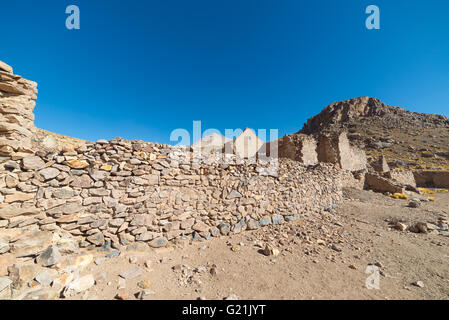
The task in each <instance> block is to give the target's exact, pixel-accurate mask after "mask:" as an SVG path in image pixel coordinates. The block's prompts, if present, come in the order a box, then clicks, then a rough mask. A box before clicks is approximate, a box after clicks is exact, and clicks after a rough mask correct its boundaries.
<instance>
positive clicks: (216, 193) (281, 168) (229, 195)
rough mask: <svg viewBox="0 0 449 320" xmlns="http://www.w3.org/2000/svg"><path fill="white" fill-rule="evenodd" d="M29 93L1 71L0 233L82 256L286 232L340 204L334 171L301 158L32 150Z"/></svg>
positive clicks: (152, 148)
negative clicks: (21, 233)
mask: <svg viewBox="0 0 449 320" xmlns="http://www.w3.org/2000/svg"><path fill="white" fill-rule="evenodd" d="M36 88H37V84H36V83H35V82H32V81H28V80H25V79H23V78H21V77H20V76H16V75H14V74H13V70H12V68H11V67H9V66H8V65H6V64H4V63H2V62H0V116H1V118H0V133H1V136H0V152H1V154H0V233H1V232H2V230H5V229H13V228H25V227H30V226H33V228H34V227H38V228H39V229H40V230H41V231H44V232H45V234H52V232H54V233H57V234H60V233H64V234H66V235H68V236H70V237H75V238H77V239H78V240H79V244H80V246H82V247H86V246H92V245H93V246H103V245H105V243H106V242H107V241H108V242H110V243H112V244H115V245H117V246H119V245H128V244H130V243H133V242H147V243H149V244H150V246H153V247H159V246H164V245H165V244H166V243H167V242H168V241H183V240H193V241H195V240H202V239H209V238H210V237H217V236H221V235H229V234H236V233H240V232H242V231H244V230H253V229H257V228H260V227H264V226H266V225H269V224H281V223H286V222H289V221H293V220H296V219H297V218H298V217H300V215H302V214H307V213H309V212H318V211H321V210H324V208H326V207H328V206H329V205H332V204H336V203H338V202H340V201H341V199H342V191H341V189H342V174H341V170H339V168H338V167H337V166H335V165H334V164H329V163H327V164H323V163H321V164H316V161H315V157H312V158H311V160H310V159H309V158H310V157H309V158H307V157H306V156H305V155H304V156H301V159H299V160H303V161H302V162H306V163H301V162H300V161H293V160H291V159H279V160H276V161H274V162H273V161H272V162H267V161H266V160H267V159H258V161H257V162H255V163H254V162H253V161H249V160H244V159H243V160H242V159H240V158H239V159H236V158H235V155H230V154H221V153H219V154H208V155H207V157H205V158H201V157H198V155H197V154H196V153H194V152H191V150H190V148H182V147H173V146H168V145H159V144H155V143H145V142H142V141H126V140H123V139H121V138H116V139H113V140H111V141H106V140H99V141H97V142H96V143H85V144H81V145H78V146H76V145H72V144H70V145H67V146H65V147H62V148H50V147H49V146H48V145H45V144H40V147H37V145H39V144H33V143H32V142H33V141H38V140H39V139H38V138H39V137H38V132H37V131H38V130H36V128H35V127H34V115H33V109H34V106H35V100H36V94H37V89H36ZM302 141H303V142H301V146H303V149H304V153H314V152H315V151H314V150H309V149H314V146H315V145H314V144H313V141H312V142H309V141H308V140H307V141H306V140H302ZM302 158H304V159H302ZM237 160H238V161H237ZM252 160H254V159H252ZM271 160H273V159H271ZM310 161H311V162H313V164H314V166H313V167H312V166H307V164H308V162H310Z"/></svg>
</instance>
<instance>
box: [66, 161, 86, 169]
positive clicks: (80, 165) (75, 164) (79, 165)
mask: <svg viewBox="0 0 449 320" xmlns="http://www.w3.org/2000/svg"><path fill="white" fill-rule="evenodd" d="M66 164H67V165H68V166H69V167H70V168H72V169H84V168H87V167H88V166H89V164H88V163H87V162H86V161H81V160H71V161H67V162H66Z"/></svg>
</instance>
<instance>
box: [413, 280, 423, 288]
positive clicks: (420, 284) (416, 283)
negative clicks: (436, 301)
mask: <svg viewBox="0 0 449 320" xmlns="http://www.w3.org/2000/svg"><path fill="white" fill-rule="evenodd" d="M413 285H414V286H416V287H419V288H424V282H422V281H416V282H413Z"/></svg>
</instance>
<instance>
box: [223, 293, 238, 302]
mask: <svg viewBox="0 0 449 320" xmlns="http://www.w3.org/2000/svg"><path fill="white" fill-rule="evenodd" d="M224 300H239V297H238V296H237V295H236V294H235V293H232V294H230V295H229V296H227V297H226V298H224Z"/></svg>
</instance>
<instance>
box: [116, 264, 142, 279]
mask: <svg viewBox="0 0 449 320" xmlns="http://www.w3.org/2000/svg"><path fill="white" fill-rule="evenodd" d="M141 274H142V270H141V269H140V268H139V267H134V268H130V269H127V270H125V271H123V272H121V273H120V274H119V275H120V277H122V278H123V279H125V280H128V279H129V280H131V279H134V278H137V277H138V276H140V275H141Z"/></svg>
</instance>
